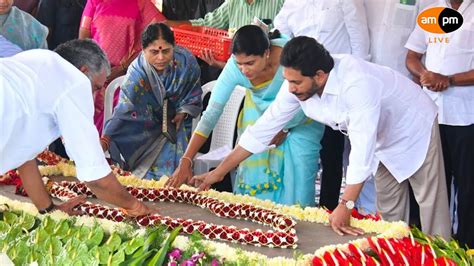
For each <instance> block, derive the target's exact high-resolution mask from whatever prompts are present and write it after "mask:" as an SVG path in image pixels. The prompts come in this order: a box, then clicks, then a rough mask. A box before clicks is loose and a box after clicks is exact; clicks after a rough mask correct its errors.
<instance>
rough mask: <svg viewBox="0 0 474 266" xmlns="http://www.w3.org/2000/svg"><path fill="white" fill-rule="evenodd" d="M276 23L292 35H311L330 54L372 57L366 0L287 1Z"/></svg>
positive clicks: (279, 28) (283, 30) (276, 18)
mask: <svg viewBox="0 0 474 266" xmlns="http://www.w3.org/2000/svg"><path fill="white" fill-rule="evenodd" d="M274 25H275V28H277V29H278V30H279V31H280V32H282V33H283V34H286V35H288V36H291V37H295V36H308V37H312V38H314V39H316V40H317V41H318V42H319V43H321V44H323V45H324V47H325V48H326V49H327V50H328V51H329V52H330V53H334V54H352V55H355V56H358V57H360V58H362V59H366V60H368V59H369V32H368V29H367V19H366V15H365V9H364V3H363V0H286V1H285V3H284V4H283V7H282V8H281V10H280V12H279V13H278V15H277V16H276V17H275V22H274Z"/></svg>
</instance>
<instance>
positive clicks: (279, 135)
mask: <svg viewBox="0 0 474 266" xmlns="http://www.w3.org/2000/svg"><path fill="white" fill-rule="evenodd" d="M288 134H289V133H288V131H287V132H285V131H283V130H281V131H280V132H278V133H277V134H276V135H275V137H273V139H272V141H271V142H270V145H275V146H279V145H280V144H282V143H283V141H285V139H286V136H288Z"/></svg>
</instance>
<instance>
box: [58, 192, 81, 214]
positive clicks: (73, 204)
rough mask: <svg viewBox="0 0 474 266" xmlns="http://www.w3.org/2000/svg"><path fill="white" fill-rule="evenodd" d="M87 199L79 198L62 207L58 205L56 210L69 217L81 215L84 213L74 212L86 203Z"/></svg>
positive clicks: (63, 204)
mask: <svg viewBox="0 0 474 266" xmlns="http://www.w3.org/2000/svg"><path fill="white" fill-rule="evenodd" d="M86 198H87V196H86V195H80V196H77V197H75V198H72V199H70V200H68V201H66V202H64V203H62V204H60V205H56V207H55V209H57V210H60V211H63V212H65V213H67V214H69V215H81V214H82V212H81V211H79V210H74V207H76V206H78V205H80V204H83V203H84V202H86Z"/></svg>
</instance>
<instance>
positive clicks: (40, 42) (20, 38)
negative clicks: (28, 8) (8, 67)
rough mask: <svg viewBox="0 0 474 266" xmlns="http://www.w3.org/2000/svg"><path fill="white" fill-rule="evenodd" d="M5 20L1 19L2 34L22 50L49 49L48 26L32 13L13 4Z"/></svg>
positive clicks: (0, 31) (0, 28)
mask: <svg viewBox="0 0 474 266" xmlns="http://www.w3.org/2000/svg"><path fill="white" fill-rule="evenodd" d="M1 16H5V18H4V21H0V35H3V36H4V37H5V38H6V39H7V40H9V41H10V42H12V43H14V44H16V45H18V46H19V47H20V48H21V49H22V50H30V49H38V48H40V49H47V48H48V43H47V42H46V37H47V36H48V28H47V27H46V26H44V25H43V24H41V23H39V22H38V21H37V20H36V19H35V18H34V17H33V16H31V15H30V14H28V13H26V12H24V11H21V10H20V9H18V8H17V7H15V6H13V7H12V8H11V10H10V12H9V13H8V14H5V15H1Z"/></svg>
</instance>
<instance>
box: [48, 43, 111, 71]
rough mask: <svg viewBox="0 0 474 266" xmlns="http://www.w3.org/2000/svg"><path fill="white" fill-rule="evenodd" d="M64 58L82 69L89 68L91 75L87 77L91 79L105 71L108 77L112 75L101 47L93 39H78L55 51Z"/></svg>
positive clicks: (62, 45)
mask: <svg viewBox="0 0 474 266" xmlns="http://www.w3.org/2000/svg"><path fill="white" fill-rule="evenodd" d="M54 51H55V52H56V53H57V54H59V55H60V56H61V57H62V58H64V59H66V60H67V61H68V62H69V63H71V64H73V65H74V66H75V67H77V68H78V69H80V68H81V67H82V66H87V68H88V69H89V71H90V73H87V76H88V77H89V78H90V77H91V75H92V74H98V73H100V72H101V71H102V70H105V71H106V73H107V75H109V74H110V63H109V60H108V59H107V56H106V55H105V53H104V51H103V50H102V49H101V48H100V46H99V45H98V44H97V43H96V42H95V41H93V40H91V39H82V40H79V39H76V40H71V41H67V42H65V43H63V44H61V45H59V46H58V47H56V49H54Z"/></svg>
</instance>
